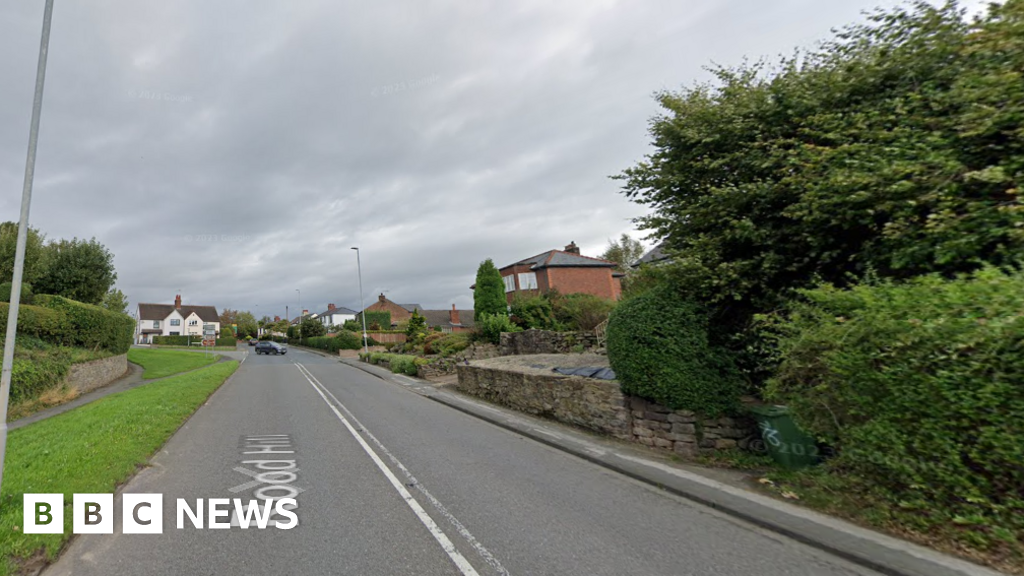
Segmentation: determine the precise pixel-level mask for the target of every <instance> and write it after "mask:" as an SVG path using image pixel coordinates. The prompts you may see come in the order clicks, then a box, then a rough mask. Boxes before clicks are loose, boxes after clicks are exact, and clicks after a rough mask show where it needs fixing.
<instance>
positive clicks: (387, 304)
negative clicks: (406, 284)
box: [366, 294, 423, 326]
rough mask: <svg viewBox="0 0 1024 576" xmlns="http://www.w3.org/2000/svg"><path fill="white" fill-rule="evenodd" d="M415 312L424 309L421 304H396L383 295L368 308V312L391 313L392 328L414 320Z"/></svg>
mask: <svg viewBox="0 0 1024 576" xmlns="http://www.w3.org/2000/svg"><path fill="white" fill-rule="evenodd" d="M413 310H423V307H422V306H420V305H419V304H396V303H394V302H392V301H391V300H388V299H387V297H385V296H384V295H383V294H381V295H380V296H378V297H377V301H376V302H374V303H373V304H370V305H369V306H367V307H366V311H367V312H390V313H391V325H392V326H393V325H395V324H398V323H399V322H405V321H406V320H408V319H409V318H412V311H413Z"/></svg>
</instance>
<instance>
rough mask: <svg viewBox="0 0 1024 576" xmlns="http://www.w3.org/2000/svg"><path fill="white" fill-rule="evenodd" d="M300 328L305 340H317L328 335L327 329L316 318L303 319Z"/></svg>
mask: <svg viewBox="0 0 1024 576" xmlns="http://www.w3.org/2000/svg"><path fill="white" fill-rule="evenodd" d="M300 326H301V327H300V333H301V335H302V337H303V338H315V337H317V336H323V335H324V334H327V327H326V326H324V325H323V323H321V322H320V321H319V320H317V319H316V318H303V319H302V324H301V325H300Z"/></svg>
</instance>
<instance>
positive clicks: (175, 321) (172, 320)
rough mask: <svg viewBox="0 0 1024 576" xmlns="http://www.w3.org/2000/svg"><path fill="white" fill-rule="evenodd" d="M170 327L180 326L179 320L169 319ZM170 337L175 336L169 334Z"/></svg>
mask: <svg viewBox="0 0 1024 576" xmlns="http://www.w3.org/2000/svg"><path fill="white" fill-rule="evenodd" d="M171 326H181V320H180V319H178V318H171ZM171 336H175V334H171Z"/></svg>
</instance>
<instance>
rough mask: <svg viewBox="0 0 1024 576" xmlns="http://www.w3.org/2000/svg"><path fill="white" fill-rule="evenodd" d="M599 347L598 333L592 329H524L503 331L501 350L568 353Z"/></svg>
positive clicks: (515, 353) (506, 352) (514, 353)
mask: <svg viewBox="0 0 1024 576" xmlns="http://www.w3.org/2000/svg"><path fill="white" fill-rule="evenodd" d="M595 348H597V335H596V334H594V332H592V331H580V332H554V331H551V330H524V331H522V332H503V333H502V334H501V345H500V346H499V350H500V351H501V355H502V356H520V355H527V354H568V353H570V352H580V351H584V352H586V351H591V350H594V349H595Z"/></svg>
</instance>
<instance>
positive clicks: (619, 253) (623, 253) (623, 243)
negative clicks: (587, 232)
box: [601, 234, 644, 273]
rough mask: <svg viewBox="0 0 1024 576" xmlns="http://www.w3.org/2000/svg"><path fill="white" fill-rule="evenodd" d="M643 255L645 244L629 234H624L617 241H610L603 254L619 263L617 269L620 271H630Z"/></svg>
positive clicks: (602, 255) (606, 258) (604, 258)
mask: <svg viewBox="0 0 1024 576" xmlns="http://www.w3.org/2000/svg"><path fill="white" fill-rule="evenodd" d="M643 255H644V245H643V244H641V243H640V241H639V240H636V239H634V238H632V237H631V236H630V235H629V234H623V235H622V236H621V237H620V238H619V239H618V240H617V241H616V240H609V241H608V248H607V249H605V251H604V253H603V254H601V258H602V259H603V260H611V261H612V262H615V263H616V264H618V266H617V267H616V270H618V271H619V272H622V273H629V272H630V271H631V270H632V268H631V266H632V265H633V264H634V263H635V262H636V261H637V260H639V259H640V257H641V256H643Z"/></svg>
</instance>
